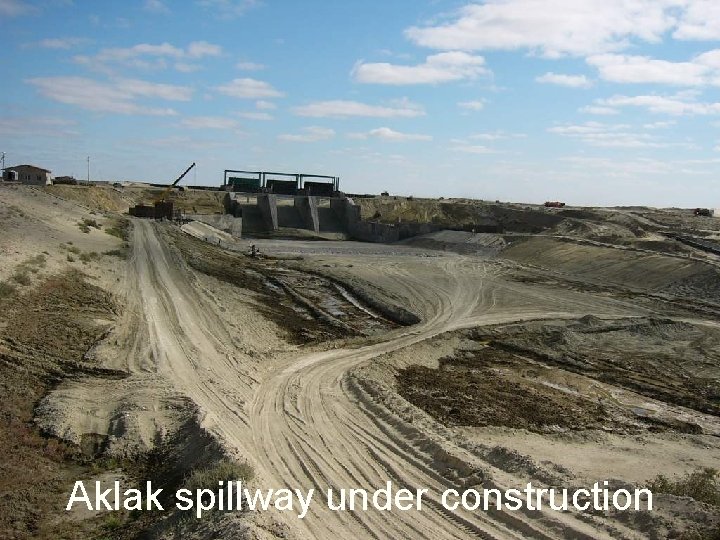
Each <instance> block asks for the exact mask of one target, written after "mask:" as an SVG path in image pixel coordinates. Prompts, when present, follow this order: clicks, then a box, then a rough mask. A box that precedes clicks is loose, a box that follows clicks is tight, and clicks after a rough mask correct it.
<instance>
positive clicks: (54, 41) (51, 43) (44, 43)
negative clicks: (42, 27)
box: [37, 37, 90, 49]
mask: <svg viewBox="0 0 720 540" xmlns="http://www.w3.org/2000/svg"><path fill="white" fill-rule="evenodd" d="M89 41H90V40H89V39H86V38H80V37H65V38H47V39H41V40H40V41H38V42H37V45H38V47H42V48H44V49H72V48H74V47H77V46H79V45H82V44H83V43H88V42H89Z"/></svg>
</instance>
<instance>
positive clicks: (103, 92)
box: [25, 77, 192, 116]
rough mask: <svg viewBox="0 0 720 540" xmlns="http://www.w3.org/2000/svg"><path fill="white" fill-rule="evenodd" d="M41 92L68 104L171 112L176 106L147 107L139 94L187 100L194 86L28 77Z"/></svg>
mask: <svg viewBox="0 0 720 540" xmlns="http://www.w3.org/2000/svg"><path fill="white" fill-rule="evenodd" d="M25 82H27V83H28V84H31V85H33V86H35V87H36V88H37V89H38V91H39V92H40V94H41V95H43V96H45V97H47V98H49V99H52V100H54V101H58V102H60V103H66V104H68V105H76V106H78V107H81V108H83V109H87V110H90V111H97V112H112V113H118V114H146V115H155V116H168V115H174V114H177V113H176V112H175V111H174V110H173V109H167V108H164V109H163V108H157V107H146V106H143V105H139V104H137V103H135V100H136V99H138V98H159V99H165V100H171V101H188V100H189V99H190V98H191V96H192V89H191V88H188V87H184V86H174V85H170V84H157V83H151V82H147V81H141V80H138V79H118V80H115V81H113V82H111V83H105V82H100V81H96V80H94V79H88V78H85V77H37V78H33V79H26V81H25Z"/></svg>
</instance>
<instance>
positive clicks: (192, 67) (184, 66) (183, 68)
mask: <svg viewBox="0 0 720 540" xmlns="http://www.w3.org/2000/svg"><path fill="white" fill-rule="evenodd" d="M175 69H176V70H178V71H179V72H181V73H195V72H196V71H200V70H201V69H202V66H201V65H200V64H191V63H189V62H175Z"/></svg>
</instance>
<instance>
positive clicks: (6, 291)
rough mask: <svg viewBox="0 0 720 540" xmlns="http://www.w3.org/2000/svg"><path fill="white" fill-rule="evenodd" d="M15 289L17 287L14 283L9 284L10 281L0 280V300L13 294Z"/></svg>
mask: <svg viewBox="0 0 720 540" xmlns="http://www.w3.org/2000/svg"><path fill="white" fill-rule="evenodd" d="M16 290H17V289H16V288H15V286H14V285H11V284H10V283H5V282H4V281H0V300H3V299H5V298H9V297H10V296H12V295H13V294H15V291H16Z"/></svg>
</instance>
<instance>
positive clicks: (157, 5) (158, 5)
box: [143, 0, 170, 15]
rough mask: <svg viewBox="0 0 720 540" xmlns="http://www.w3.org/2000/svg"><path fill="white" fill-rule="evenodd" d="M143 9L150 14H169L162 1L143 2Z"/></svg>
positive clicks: (150, 0)
mask: <svg viewBox="0 0 720 540" xmlns="http://www.w3.org/2000/svg"><path fill="white" fill-rule="evenodd" d="M143 9H144V10H145V11H149V12H150V13H160V14H163V15H167V14H168V13H170V8H168V7H167V6H166V5H165V3H164V2H162V0H145V3H143Z"/></svg>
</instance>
